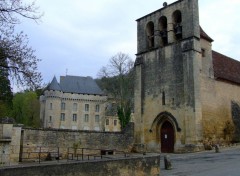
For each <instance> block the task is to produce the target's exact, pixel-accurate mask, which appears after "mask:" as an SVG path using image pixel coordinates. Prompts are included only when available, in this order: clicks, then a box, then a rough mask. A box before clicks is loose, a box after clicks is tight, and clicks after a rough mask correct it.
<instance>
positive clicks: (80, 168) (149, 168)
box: [0, 155, 160, 176]
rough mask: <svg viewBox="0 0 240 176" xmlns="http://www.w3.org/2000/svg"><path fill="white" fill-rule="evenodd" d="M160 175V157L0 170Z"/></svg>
mask: <svg viewBox="0 0 240 176" xmlns="http://www.w3.org/2000/svg"><path fill="white" fill-rule="evenodd" d="M159 173H160V156H159V155H155V156H145V157H142V156H140V157H135V158H124V159H118V160H107V161H106V160H104V161H103V160H100V161H97V162H96V161H89V162H84V163H82V162H78V163H72V162H71V163H64V164H63V163H62V164H61V163H60V164H55V165H43V164H41V165H34V166H21V167H15V168H0V175H1V176H12V175H14V176H23V175H34V176H46V175H51V176H78V175H81V176H96V175H97V176H108V175H109V176H110V175H114V176H145V175H147V176H155V175H159Z"/></svg>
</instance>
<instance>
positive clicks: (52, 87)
mask: <svg viewBox="0 0 240 176" xmlns="http://www.w3.org/2000/svg"><path fill="white" fill-rule="evenodd" d="M46 89H47V90H57V91H61V87H60V85H59V84H58V82H57V79H56V77H55V76H54V77H53V80H52V82H51V83H50V84H49V85H48V86H47V88H46Z"/></svg>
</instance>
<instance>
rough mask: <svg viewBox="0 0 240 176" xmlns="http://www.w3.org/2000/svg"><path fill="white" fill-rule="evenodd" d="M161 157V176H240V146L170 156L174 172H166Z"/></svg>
mask: <svg viewBox="0 0 240 176" xmlns="http://www.w3.org/2000/svg"><path fill="white" fill-rule="evenodd" d="M164 155H166V154H163V155H162V156H161V165H160V167H161V171H160V173H161V174H160V175H161V176H189V175H193V176H240V146H235V147H231V148H224V149H220V153H215V151H214V150H211V151H204V152H198V153H190V154H169V156H170V159H171V162H172V166H173V168H172V170H165V168H164V159H163V158H164Z"/></svg>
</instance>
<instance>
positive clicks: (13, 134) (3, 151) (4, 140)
mask: <svg viewBox="0 0 240 176" xmlns="http://www.w3.org/2000/svg"><path fill="white" fill-rule="evenodd" d="M21 128H22V127H21V126H13V124H1V123H0V166H1V165H3V166H5V165H11V164H16V163H18V161H19V153H20V139H21Z"/></svg>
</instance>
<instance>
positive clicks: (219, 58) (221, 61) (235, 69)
mask: <svg viewBox="0 0 240 176" xmlns="http://www.w3.org/2000/svg"><path fill="white" fill-rule="evenodd" d="M212 58H213V69H214V77H215V78H216V79H221V80H224V81H228V82H232V83H236V84H240V62H239V61H237V60H234V59H232V58H230V57H227V56H225V55H223V54H220V53H218V52H216V51H212Z"/></svg>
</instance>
